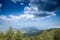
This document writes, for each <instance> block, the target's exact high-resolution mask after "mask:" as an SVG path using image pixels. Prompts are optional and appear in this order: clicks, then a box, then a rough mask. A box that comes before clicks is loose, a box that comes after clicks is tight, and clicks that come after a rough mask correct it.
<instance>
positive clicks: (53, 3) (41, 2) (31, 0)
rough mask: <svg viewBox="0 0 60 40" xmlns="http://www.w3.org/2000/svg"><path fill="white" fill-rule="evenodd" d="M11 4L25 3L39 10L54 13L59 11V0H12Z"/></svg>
mask: <svg viewBox="0 0 60 40" xmlns="http://www.w3.org/2000/svg"><path fill="white" fill-rule="evenodd" d="M12 1H13V2H27V3H28V4H29V5H32V6H33V5H35V6H38V8H39V10H43V11H56V10H60V0H12Z"/></svg>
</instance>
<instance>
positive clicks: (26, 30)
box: [21, 27, 42, 35]
mask: <svg viewBox="0 0 60 40" xmlns="http://www.w3.org/2000/svg"><path fill="white" fill-rule="evenodd" d="M21 31H22V33H23V34H24V35H36V34H39V33H41V32H42V30H38V29H37V28H34V27H28V28H21Z"/></svg>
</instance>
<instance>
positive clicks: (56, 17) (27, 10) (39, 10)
mask: <svg viewBox="0 0 60 40" xmlns="http://www.w3.org/2000/svg"><path fill="white" fill-rule="evenodd" d="M10 26H12V28H16V29H20V28H26V27H35V28H38V29H49V28H60V0H0V29H7V28H8V27H10Z"/></svg>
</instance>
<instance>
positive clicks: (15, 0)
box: [11, 0, 24, 3]
mask: <svg viewBox="0 0 60 40" xmlns="http://www.w3.org/2000/svg"><path fill="white" fill-rule="evenodd" d="M11 1H12V2H14V3H16V2H23V1H24V0H11Z"/></svg>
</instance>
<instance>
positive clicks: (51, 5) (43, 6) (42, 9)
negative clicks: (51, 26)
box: [0, 0, 59, 21]
mask: <svg viewBox="0 0 60 40" xmlns="http://www.w3.org/2000/svg"><path fill="white" fill-rule="evenodd" d="M12 1H13V2H14V3H16V2H28V1H29V3H28V6H26V7H25V8H24V12H23V14H20V15H19V16H14V15H9V16H8V17H6V16H4V15H1V16H0V20H7V21H8V20H9V21H18V20H25V19H34V20H36V19H43V18H49V17H51V16H55V15H56V14H55V13H54V10H55V8H56V9H57V7H59V6H57V5H58V3H59V0H49V1H48V0H27V1H26V0H12Z"/></svg>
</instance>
